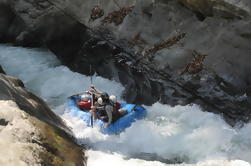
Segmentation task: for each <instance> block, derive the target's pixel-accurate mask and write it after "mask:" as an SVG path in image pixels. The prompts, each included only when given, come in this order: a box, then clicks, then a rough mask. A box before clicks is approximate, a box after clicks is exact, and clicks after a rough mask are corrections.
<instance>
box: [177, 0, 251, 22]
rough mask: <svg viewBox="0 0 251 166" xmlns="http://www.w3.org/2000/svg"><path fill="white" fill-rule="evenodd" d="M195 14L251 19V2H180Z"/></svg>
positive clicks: (208, 0)
mask: <svg viewBox="0 0 251 166" xmlns="http://www.w3.org/2000/svg"><path fill="white" fill-rule="evenodd" d="M179 1H180V2H181V3H183V4H184V5H186V6H187V7H189V8H190V9H192V10H193V11H195V12H199V13H200V14H202V15H204V16H205V17H207V16H213V15H214V16H221V17H225V18H233V17H236V18H246V19H250V18H251V2H250V1H249V0H241V1H238V0H218V1H215V0H179Z"/></svg>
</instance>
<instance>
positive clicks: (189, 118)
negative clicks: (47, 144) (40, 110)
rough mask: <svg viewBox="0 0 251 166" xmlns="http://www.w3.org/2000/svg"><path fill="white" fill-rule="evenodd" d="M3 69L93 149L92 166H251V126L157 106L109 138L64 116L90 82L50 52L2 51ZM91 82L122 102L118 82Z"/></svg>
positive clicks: (1, 47)
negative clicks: (72, 98)
mask: <svg viewBox="0 0 251 166" xmlns="http://www.w3.org/2000/svg"><path fill="white" fill-rule="evenodd" d="M0 65H1V66H2V67H3V69H4V70H5V71H6V72H7V74H10V75H13V76H16V77H19V78H20V79H21V80H22V81H23V82H24V83H25V85H26V87H28V88H29V89H31V90H32V91H33V92H34V93H35V94H37V95H38V96H40V97H42V98H43V99H44V100H45V101H47V103H48V104H49V105H50V107H51V108H53V110H54V111H55V112H56V113H57V114H58V115H60V116H61V117H62V118H63V119H64V120H65V121H66V122H67V124H68V125H69V126H70V127H71V128H72V130H73V132H74V134H75V136H76V137H77V139H78V141H79V143H80V144H85V145H87V146H89V147H90V150H88V151H87V155H88V157H89V159H88V165H90V166H92V165H95V166H98V165H102V166H103V165H108V164H109V165H110V166H112V165H116V166H117V165H121V166H123V165H132V166H134V165H143V166H148V165H151V166H152V165H153V166H163V165H171V164H170V163H172V162H185V163H189V164H175V165H196V166H216V165H217V166H218V165H222V166H250V162H251V124H247V125H246V126H244V127H243V128H241V129H236V128H232V127H230V126H229V125H227V124H226V123H225V122H224V120H223V119H222V118H221V116H219V115H215V114H212V113H208V112H202V111H201V108H200V107H199V106H197V105H187V106H176V107H170V106H168V105H163V104H160V103H155V104H153V105H152V106H146V108H147V109H148V111H149V112H148V115H147V117H146V118H145V119H144V120H140V121H137V122H135V123H134V124H133V125H132V126H131V127H130V128H128V129H126V131H125V132H123V133H121V134H120V135H115V136H114V135H113V136H107V135H103V134H101V133H100V132H99V131H98V130H97V128H95V127H94V128H88V127H86V126H84V125H83V123H82V121H81V120H80V119H78V118H76V117H72V116H70V115H69V114H67V113H65V112H64V103H65V101H66V98H67V97H68V96H70V95H72V94H75V93H79V92H83V91H84V90H86V89H88V86H89V84H90V78H89V77H87V76H84V75H81V74H79V73H76V72H72V71H70V70H69V69H68V68H67V67H65V66H62V65H60V62H59V61H58V60H57V58H56V57H55V56H54V55H53V54H52V53H51V52H49V51H47V50H43V49H27V48H20V47H12V46H6V45H0ZM93 82H94V84H95V85H96V86H97V87H98V88H99V89H101V90H103V91H107V92H108V93H111V94H117V96H119V97H120V96H121V94H122V91H123V89H124V88H123V86H122V85H121V84H119V83H117V82H115V81H111V80H107V79H104V78H101V77H97V76H95V77H94V78H93ZM155 160H156V161H155ZM248 162H249V163H248Z"/></svg>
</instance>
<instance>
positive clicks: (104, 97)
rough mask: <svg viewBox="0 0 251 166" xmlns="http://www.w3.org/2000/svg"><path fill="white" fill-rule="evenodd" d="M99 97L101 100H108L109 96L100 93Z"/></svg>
mask: <svg viewBox="0 0 251 166" xmlns="http://www.w3.org/2000/svg"><path fill="white" fill-rule="evenodd" d="M100 97H101V98H102V99H103V100H108V99H109V95H108V94H107V93H106V92H102V93H101V95H100Z"/></svg>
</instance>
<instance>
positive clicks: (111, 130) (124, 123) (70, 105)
mask: <svg viewBox="0 0 251 166" xmlns="http://www.w3.org/2000/svg"><path fill="white" fill-rule="evenodd" d="M79 98H80V97H79V96H73V97H71V98H69V99H68V101H67V110H68V111H69V113H70V114H71V115H72V116H77V117H79V118H81V119H82V120H83V122H84V123H85V125H87V126H88V127H91V114H90V113H89V112H85V111H83V110H81V109H80V108H79V107H78V105H77V100H79ZM121 108H125V109H126V110H127V114H126V115H124V116H123V117H121V118H120V119H118V120H117V121H116V122H114V123H112V124H111V125H110V126H109V127H106V128H105V127H104V124H106V122H104V121H102V120H100V119H96V120H93V124H94V125H95V126H98V127H99V129H100V131H101V132H102V133H103V134H109V135H111V134H118V133H120V132H122V131H124V130H125V129H126V128H128V127H130V126H131V125H132V123H133V122H135V121H136V120H139V119H143V118H144V117H145V116H146V109H145V108H144V107H142V106H139V105H135V104H121Z"/></svg>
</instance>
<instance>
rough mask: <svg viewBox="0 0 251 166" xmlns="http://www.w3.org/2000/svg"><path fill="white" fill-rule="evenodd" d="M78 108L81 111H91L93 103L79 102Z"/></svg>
mask: <svg viewBox="0 0 251 166" xmlns="http://www.w3.org/2000/svg"><path fill="white" fill-rule="evenodd" d="M78 106H79V108H81V109H84V110H90V109H91V106H92V102H91V101H79V102H78Z"/></svg>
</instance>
